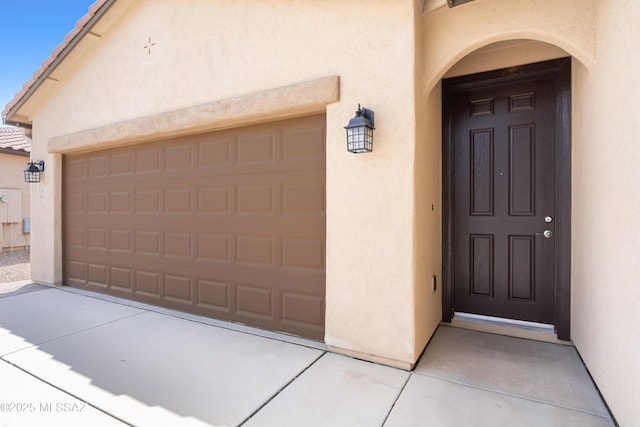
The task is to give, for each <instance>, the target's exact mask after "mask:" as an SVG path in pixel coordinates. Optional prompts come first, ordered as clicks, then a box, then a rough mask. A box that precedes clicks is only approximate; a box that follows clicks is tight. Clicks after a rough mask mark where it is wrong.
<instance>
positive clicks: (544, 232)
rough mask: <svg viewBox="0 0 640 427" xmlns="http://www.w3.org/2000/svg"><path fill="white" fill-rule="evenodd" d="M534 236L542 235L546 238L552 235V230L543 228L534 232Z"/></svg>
mask: <svg viewBox="0 0 640 427" xmlns="http://www.w3.org/2000/svg"><path fill="white" fill-rule="evenodd" d="M536 236H544V237H545V238H546V239H550V238H551V237H552V236H553V231H551V230H544V231H543V232H542V233H536Z"/></svg>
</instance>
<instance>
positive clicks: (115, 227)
mask: <svg viewBox="0 0 640 427" xmlns="http://www.w3.org/2000/svg"><path fill="white" fill-rule="evenodd" d="M324 127H325V118H324V116H313V117H305V118H301V119H295V120H289V121H283V122H276V123H270V124H265V125H259V126H252V127H247V128H241V129H229V130H225V131H222V132H215V133H211V134H202V135H194V136H190V137H185V138H173V139H171V140H165V141H158V142H153V143H149V144H140V145H135V146H132V147H119V148H115V149H109V150H105V151H101V152H96V153H86V154H80V155H73V156H65V158H64V170H63V186H64V192H63V194H64V197H63V206H64V219H63V220H64V242H63V243H64V247H65V252H64V256H65V271H64V279H65V283H66V284H68V285H71V286H76V287H84V288H88V289H92V290H97V291H100V292H106V293H110V294H113V295H117V296H125V297H129V298H132V299H136V300H139V301H143V302H151V303H155V304H160V305H164V306H167V307H171V308H177V309H180V310H187V311H191V312H194V313H198V314H204V315H209V316H213V317H217V318H219V319H224V320H231V321H236V322H242V323H247V324H250V325H254V326H259V327H261V328H267V329H275V330H281V331H286V332H290V333H294V334H300V335H305V336H309V337H313V338H319V339H321V338H322V336H323V330H324V304H325V303H324V298H325V296H324V295H325V250H326V248H325V210H326V209H325V193H326V191H325V130H324Z"/></svg>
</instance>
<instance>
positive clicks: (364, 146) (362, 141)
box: [344, 104, 375, 153]
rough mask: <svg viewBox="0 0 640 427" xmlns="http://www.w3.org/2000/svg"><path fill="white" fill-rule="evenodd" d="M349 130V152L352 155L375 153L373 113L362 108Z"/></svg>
mask: <svg viewBox="0 0 640 427" xmlns="http://www.w3.org/2000/svg"><path fill="white" fill-rule="evenodd" d="M344 128H345V129H346V130H347V150H348V151H350V152H352V153H370V152H371V151H373V130H374V129H375V128H374V127H373V111H371V110H367V109H366V108H360V104H358V110H357V111H356V115H355V117H354V118H353V119H351V120H349V124H348V125H346V126H345V127H344Z"/></svg>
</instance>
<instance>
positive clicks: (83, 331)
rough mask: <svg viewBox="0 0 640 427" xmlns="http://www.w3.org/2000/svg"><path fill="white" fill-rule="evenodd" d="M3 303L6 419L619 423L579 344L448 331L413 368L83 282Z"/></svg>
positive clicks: (1, 381)
mask: <svg viewBox="0 0 640 427" xmlns="http://www.w3.org/2000/svg"><path fill="white" fill-rule="evenodd" d="M41 289H42V290H34V291H32V292H27V293H16V294H6V295H5V298H0V427H5V426H44V425H46V426H92V427H99V426H122V425H135V426H154V427H155V426H205V425H215V426H236V425H245V426H382V425H384V426H403V427H406V426H427V425H428V426H465V425H469V426H471V425H473V426H485V425H486V426H536V427H538V426H581V427H584V426H611V425H613V422H612V420H611V418H610V416H609V414H608V412H607V410H606V407H605V405H604V404H603V402H602V400H601V399H600V397H599V395H598V392H597V390H596V389H595V387H594V385H593V383H592V382H591V379H590V377H589V375H588V373H587V371H586V370H585V368H584V366H583V365H582V363H581V361H580V359H579V357H578V355H577V353H576V351H575V349H574V348H573V347H571V346H562V345H558V344H550V343H542V342H537V341H529V340H524V339H519V338H510V337H504V336H499V335H492V334H487V333H482V332H472V331H468V330H464V329H456V328H451V327H440V328H439V329H438V331H437V332H436V334H435V336H434V338H433V339H432V341H431V343H430V344H429V346H428V347H427V349H426V351H425V353H424V355H423V357H422V359H421V361H420V362H419V364H418V366H417V367H416V369H415V370H414V371H413V372H407V371H403V370H400V369H395V368H390V367H387V366H382V365H377V364H373V363H369V362H364V361H360V360H355V359H352V358H349V357H345V356H341V355H338V354H333V353H330V352H328V351H327V350H326V348H325V347H324V345H323V344H321V343H317V342H313V341H308V340H304V339H299V338H293V337H288V336H284V335H280V334H275V333H268V332H264V331H257V330H255V329H253V328H248V327H242V326H238V325H232V324H228V323H225V322H219V321H216V320H213V319H208V318H203V317H199V316H193V315H189V314H185V313H180V312H176V311H173V310H168V309H164V308H160V307H155V306H149V305H144V304H139V303H135V302H131V301H127V300H121V299H117V298H112V297H108V296H103V295H99V294H94V293H89V292H84V291H80V290H76V289H71V288H66V287H65V288H41Z"/></svg>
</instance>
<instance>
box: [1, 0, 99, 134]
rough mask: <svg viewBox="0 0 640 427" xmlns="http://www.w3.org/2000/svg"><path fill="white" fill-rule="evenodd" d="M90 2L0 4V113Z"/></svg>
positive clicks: (56, 0)
mask: <svg viewBox="0 0 640 427" xmlns="http://www.w3.org/2000/svg"><path fill="white" fill-rule="evenodd" d="M93 2H94V0H29V1H28V2H27V1H18V0H0V112H1V111H2V110H4V107H5V105H6V104H7V103H8V102H9V101H11V100H12V99H13V97H14V96H15V94H16V93H17V92H19V91H20V89H21V88H22V85H23V84H24V83H25V82H26V81H27V80H29V79H31V77H32V76H33V73H34V72H35V71H36V70H37V69H38V68H40V65H41V64H42V62H43V61H44V60H46V59H47V58H48V57H49V55H50V54H51V51H52V50H53V49H54V48H55V47H56V46H58V45H59V44H60V43H62V41H63V40H64V36H65V35H66V34H67V33H68V32H70V31H71V30H73V28H74V27H75V25H76V21H77V20H79V19H80V18H82V17H83V16H84V15H85V14H86V13H87V10H88V9H89V6H91V4H93ZM0 124H1V123H0Z"/></svg>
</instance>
